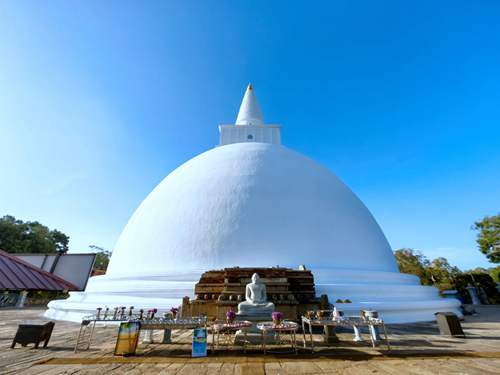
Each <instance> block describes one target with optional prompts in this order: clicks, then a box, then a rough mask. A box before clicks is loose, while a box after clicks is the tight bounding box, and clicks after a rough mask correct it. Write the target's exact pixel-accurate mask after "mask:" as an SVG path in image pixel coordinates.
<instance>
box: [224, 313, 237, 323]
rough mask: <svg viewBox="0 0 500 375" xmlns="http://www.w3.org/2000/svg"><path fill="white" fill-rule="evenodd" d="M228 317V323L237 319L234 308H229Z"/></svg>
mask: <svg viewBox="0 0 500 375" xmlns="http://www.w3.org/2000/svg"><path fill="white" fill-rule="evenodd" d="M226 318H227V322H228V323H232V322H234V319H236V313H235V312H234V311H232V310H227V313H226Z"/></svg>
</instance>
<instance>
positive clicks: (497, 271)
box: [490, 266, 500, 283]
mask: <svg viewBox="0 0 500 375" xmlns="http://www.w3.org/2000/svg"><path fill="white" fill-rule="evenodd" d="M490 276H491V278H492V279H493V281H494V282H495V283H498V282H500V266H498V267H495V268H490Z"/></svg>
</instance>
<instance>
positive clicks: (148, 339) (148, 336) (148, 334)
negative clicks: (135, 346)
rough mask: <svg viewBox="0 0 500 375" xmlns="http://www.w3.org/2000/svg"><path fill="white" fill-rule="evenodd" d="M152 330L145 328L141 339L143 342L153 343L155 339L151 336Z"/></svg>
mask: <svg viewBox="0 0 500 375" xmlns="http://www.w3.org/2000/svg"><path fill="white" fill-rule="evenodd" d="M153 332H154V331H153V330H152V329H147V330H146V335H144V340H142V343H143V344H154V342H155V340H154V338H153Z"/></svg>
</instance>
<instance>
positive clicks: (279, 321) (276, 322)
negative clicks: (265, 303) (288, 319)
mask: <svg viewBox="0 0 500 375" xmlns="http://www.w3.org/2000/svg"><path fill="white" fill-rule="evenodd" d="M273 323H274V324H276V325H280V323H281V320H279V319H273Z"/></svg>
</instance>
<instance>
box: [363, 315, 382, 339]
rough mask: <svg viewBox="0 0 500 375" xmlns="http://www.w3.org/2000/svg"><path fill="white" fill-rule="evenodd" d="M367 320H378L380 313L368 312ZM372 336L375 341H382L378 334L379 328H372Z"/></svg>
mask: <svg viewBox="0 0 500 375" xmlns="http://www.w3.org/2000/svg"><path fill="white" fill-rule="evenodd" d="M366 318H367V319H368V318H378V311H376V310H366ZM370 336H371V337H372V338H373V340H382V337H380V334H379V333H378V326H370Z"/></svg>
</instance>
